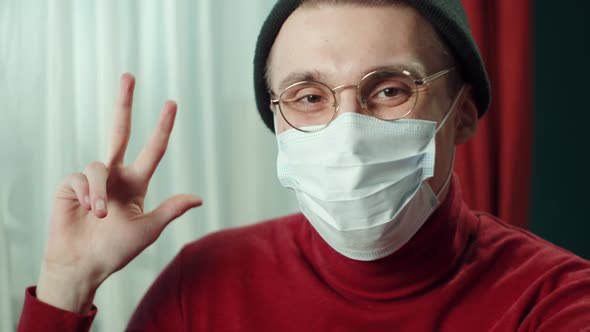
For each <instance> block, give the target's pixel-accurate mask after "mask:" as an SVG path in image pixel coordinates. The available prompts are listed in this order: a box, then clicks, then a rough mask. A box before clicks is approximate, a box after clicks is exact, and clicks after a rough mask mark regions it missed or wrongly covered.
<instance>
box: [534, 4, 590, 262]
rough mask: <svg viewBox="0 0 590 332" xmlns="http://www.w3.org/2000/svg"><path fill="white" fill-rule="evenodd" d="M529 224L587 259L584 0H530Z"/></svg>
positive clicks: (587, 30)
mask: <svg viewBox="0 0 590 332" xmlns="http://www.w3.org/2000/svg"><path fill="white" fill-rule="evenodd" d="M533 7H534V12H533V18H534V25H533V34H534V39H533V40H534V84H533V86H534V96H535V97H534V102H535V106H534V114H535V118H534V142H535V144H534V151H533V178H532V196H531V197H532V202H531V203H532V204H531V209H532V211H531V229H532V231H533V232H534V233H536V234H538V235H540V236H542V237H543V238H545V239H547V240H549V241H551V242H553V243H555V244H557V245H559V246H562V247H564V248H566V249H568V250H570V251H573V252H574V253H576V254H578V255H580V256H582V257H584V258H586V259H590V16H588V13H590V2H588V1H573V0H568V1H546V0H536V1H534V2H533Z"/></svg>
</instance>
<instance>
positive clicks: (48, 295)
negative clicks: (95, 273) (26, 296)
mask: <svg viewBox="0 0 590 332" xmlns="http://www.w3.org/2000/svg"><path fill="white" fill-rule="evenodd" d="M64 270H66V271H64ZM71 272H74V273H69V271H67V269H58V270H57V271H56V270H55V268H53V269H52V268H49V267H48V266H47V264H46V263H43V265H42V267H41V273H40V274H39V280H38V282H37V299H38V300H40V301H42V302H45V303H47V304H49V305H52V306H54V307H56V308H59V309H62V310H66V311H71V312H75V313H77V314H86V313H88V312H89V311H90V309H91V308H92V301H93V300H94V295H95V293H96V290H97V289H98V286H99V285H100V283H96V282H92V281H91V280H90V278H84V277H82V276H79V275H77V274H76V272H75V271H71Z"/></svg>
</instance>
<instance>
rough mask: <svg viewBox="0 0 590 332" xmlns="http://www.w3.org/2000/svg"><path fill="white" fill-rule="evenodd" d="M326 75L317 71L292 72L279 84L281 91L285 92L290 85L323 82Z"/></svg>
mask: <svg viewBox="0 0 590 332" xmlns="http://www.w3.org/2000/svg"><path fill="white" fill-rule="evenodd" d="M323 79H324V75H322V73H320V72H319V71H317V70H310V71H301V72H292V73H290V74H289V75H287V76H286V77H285V78H284V79H283V80H282V81H281V83H280V84H279V90H280V91H283V90H284V89H285V88H286V87H288V86H289V85H291V84H293V83H296V82H300V81H317V82H321V81H322V80H323Z"/></svg>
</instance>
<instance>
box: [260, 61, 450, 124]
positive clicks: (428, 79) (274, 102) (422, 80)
mask: <svg viewBox="0 0 590 332" xmlns="http://www.w3.org/2000/svg"><path fill="white" fill-rule="evenodd" d="M455 69H456V67H451V68H447V69H443V70H441V71H438V72H436V73H434V74H432V75H429V76H427V77H424V78H419V79H416V80H414V81H413V82H414V84H415V85H416V91H418V88H419V87H420V86H423V85H425V84H427V83H430V82H432V81H434V80H436V79H437V78H440V77H442V76H444V75H446V74H448V73H450V72H451V71H453V70H455ZM386 71H387V70H373V71H371V72H369V73H367V74H366V75H364V76H363V77H362V78H361V80H360V82H359V83H358V84H356V85H355V84H346V85H340V86H337V87H335V88H330V87H329V86H328V85H327V84H325V83H323V82H318V81H310V80H306V81H299V82H295V83H293V84H291V85H289V86H288V87H286V88H284V89H283V91H282V92H281V93H280V94H279V98H278V99H271V100H270V103H271V105H276V106H278V107H279V112H281V116H282V117H283V119H284V120H285V122H287V124H289V126H291V127H292V128H293V129H296V130H299V131H302V132H305V133H313V132H318V131H321V130H323V129H325V128H326V127H328V126H329V125H330V123H332V121H334V119H335V118H336V115H337V114H338V110H339V108H340V104H339V103H338V99H337V98H336V92H337V91H339V90H342V89H346V88H355V90H356V98H357V101H358V102H359V104H360V105H361V107H362V108H363V109H364V110H365V112H367V113H368V114H369V115H371V116H373V117H375V118H377V119H380V120H384V121H396V120H399V119H403V118H405V117H407V116H408V115H410V113H412V111H413V110H414V108H415V107H416V104H417V103H418V99H416V101H415V102H414V104H413V105H412V107H411V108H410V109H409V110H408V111H407V112H406V113H405V114H404V115H403V116H400V117H398V118H395V119H390V120H388V119H381V118H379V117H376V116H374V115H373V114H372V113H371V112H370V111H369V110H368V109H367V108H366V107H367V105H366V102H365V101H364V100H363V98H362V96H361V95H360V87H361V85H362V84H363V82H364V81H365V80H366V79H367V78H368V77H371V76H372V75H375V74H376V73H381V72H386ZM401 72H402V73H403V74H404V75H407V76H408V77H412V76H413V74H412V73H411V72H409V71H408V70H402V71H401ZM306 83H313V84H320V85H323V86H324V87H326V88H327V89H328V90H330V92H331V93H332V97H333V98H334V103H333V104H332V108H334V114H333V115H332V118H331V119H330V121H328V123H326V125H325V126H324V127H322V128H321V129H318V130H316V131H309V130H304V129H301V128H298V127H295V126H294V125H293V124H292V123H291V122H289V120H288V119H287V117H285V114H284V113H283V109H282V107H281V97H282V96H283V94H284V93H285V91H287V90H289V89H290V88H292V87H294V86H297V85H301V84H306ZM267 91H268V93H269V94H270V95H274V93H273V92H272V91H271V90H267ZM273 112H275V111H274V110H273Z"/></svg>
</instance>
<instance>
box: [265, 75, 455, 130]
mask: <svg viewBox="0 0 590 332" xmlns="http://www.w3.org/2000/svg"><path fill="white" fill-rule="evenodd" d="M454 69H455V68H454V67H453V68H449V69H445V70H441V71H439V72H437V73H435V74H433V75H430V76H428V77H425V78H418V77H416V76H415V75H413V74H412V73H410V72H409V71H406V70H401V71H396V70H377V71H373V72H370V73H368V74H367V75H365V76H364V77H363V78H362V79H361V81H360V83H359V84H357V85H341V86H338V87H335V88H333V89H332V88H330V87H329V86H327V85H326V84H324V83H321V82H316V81H300V82H297V83H294V84H291V85H289V86H288V87H287V88H285V90H283V92H282V93H281V94H280V95H279V98H278V99H271V101H270V102H271V104H272V105H278V108H279V111H280V112H281V115H282V117H283V119H285V121H286V122H287V123H288V124H289V125H290V126H291V127H293V128H295V129H297V130H299V131H303V132H317V131H320V130H322V129H324V128H326V127H328V125H330V123H331V122H332V121H333V120H334V119H335V118H336V115H337V114H338V108H339V105H338V101H337V100H336V92H337V91H339V90H342V89H345V88H355V89H356V90H357V100H358V102H359V104H360V105H361V107H362V108H363V110H364V111H365V112H366V113H367V114H369V115H372V116H374V117H376V118H378V119H381V120H389V121H392V120H397V119H401V118H405V117H407V116H408V115H409V114H410V113H412V111H413V110H414V107H415V106H416V104H417V103H418V97H419V94H420V90H421V88H423V87H424V85H425V84H427V83H429V82H432V81H434V80H436V79H437V78H439V77H442V76H444V75H446V74H448V73H449V72H451V71H452V70H454ZM269 92H270V91H269ZM270 93H272V92H270Z"/></svg>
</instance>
